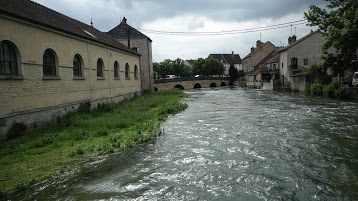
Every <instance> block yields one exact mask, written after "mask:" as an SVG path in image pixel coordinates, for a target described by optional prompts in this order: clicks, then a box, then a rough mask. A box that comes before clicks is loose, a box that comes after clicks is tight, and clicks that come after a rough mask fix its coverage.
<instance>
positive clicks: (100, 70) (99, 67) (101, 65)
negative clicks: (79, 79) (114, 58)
mask: <svg viewBox="0 0 358 201" xmlns="http://www.w3.org/2000/svg"><path fill="white" fill-rule="evenodd" d="M103 70H104V63H103V60H102V59H101V58H99V59H98V60H97V77H103Z"/></svg>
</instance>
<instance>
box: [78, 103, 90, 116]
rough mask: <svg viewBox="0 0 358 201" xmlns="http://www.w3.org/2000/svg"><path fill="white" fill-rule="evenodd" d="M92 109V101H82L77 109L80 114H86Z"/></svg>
mask: <svg viewBox="0 0 358 201" xmlns="http://www.w3.org/2000/svg"><path fill="white" fill-rule="evenodd" d="M90 111H91V103H90V102H85V103H81V104H80V106H79V107H78V109H77V113H78V114H85V113H88V112H90Z"/></svg>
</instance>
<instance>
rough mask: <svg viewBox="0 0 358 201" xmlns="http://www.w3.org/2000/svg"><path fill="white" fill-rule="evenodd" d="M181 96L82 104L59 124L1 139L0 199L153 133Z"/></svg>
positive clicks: (178, 105) (166, 94)
mask: <svg viewBox="0 0 358 201" xmlns="http://www.w3.org/2000/svg"><path fill="white" fill-rule="evenodd" d="M185 96H186V95H185V94H184V92H182V91H179V90H169V91H163V92H157V93H155V94H145V95H142V96H138V97H135V98H133V99H132V100H128V101H124V102H123V103H121V104H107V105H101V106H100V107H99V108H98V109H97V110H96V111H91V112H86V110H87V109H88V108H86V106H85V105H84V106H83V107H82V108H81V109H80V110H79V111H78V112H76V113H72V114H69V115H66V116H65V117H63V118H59V119H58V122H57V124H53V125H48V126H44V127H43V128H41V129H37V130H35V131H33V132H32V133H30V134H29V135H26V136H22V137H19V138H15V139H13V140H9V141H5V142H0V147H1V149H0V198H1V197H4V196H6V195H7V194H8V193H10V192H14V191H17V190H23V189H25V188H27V187H29V186H31V185H32V184H35V183H37V182H40V181H43V180H45V179H47V178H50V177H51V176H53V175H55V174H58V173H60V174H61V173H63V172H65V171H66V169H68V167H71V166H74V165H75V164H76V163H78V162H81V161H85V160H88V159H89V158H90V157H92V156H98V155H104V154H109V153H115V152H120V151H122V150H125V149H128V148H130V147H133V146H134V145H136V144H140V143H143V142H146V141H148V140H150V139H152V138H155V137H156V136H158V135H159V133H160V125H159V124H160V122H161V121H163V120H165V119H166V117H167V116H168V115H171V114H175V113H178V112H180V111H182V110H184V109H185V108H186V107H187V105H186V104H184V103H182V102H181V100H182V99H183V98H184V97H185ZM87 107H88V106H87Z"/></svg>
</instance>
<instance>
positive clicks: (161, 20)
mask: <svg viewBox="0 0 358 201" xmlns="http://www.w3.org/2000/svg"><path fill="white" fill-rule="evenodd" d="M35 2H37V3H40V4H42V5H44V6H46V7H49V8H51V9H53V10H56V11H58V12H60V13H63V14H65V15H67V16H69V17H72V18H74V19H77V20H79V21H81V22H84V23H86V24H90V22H91V18H92V19H93V25H94V27H96V28H97V29H99V30H101V31H104V32H106V31H109V30H111V29H112V28H113V27H115V26H117V25H118V24H119V23H120V22H121V19H122V18H123V17H126V18H127V19H128V24H130V25H131V26H133V27H135V28H137V29H138V30H140V31H141V32H143V33H144V34H145V35H147V36H148V37H150V38H151V39H152V40H153V43H152V46H153V60H154V61H155V62H160V61H163V60H164V59H176V58H181V59H184V60H187V59H197V58H199V57H203V58H206V57H207V56H208V55H209V54H211V53H223V54H231V52H232V51H234V52H235V53H238V54H240V56H241V58H243V57H245V56H246V55H247V54H248V53H249V52H250V48H251V47H252V46H255V44H256V41H257V40H259V39H260V36H261V41H263V42H266V41H271V42H272V43H273V44H274V45H276V46H282V45H287V40H288V37H289V36H290V35H291V27H290V26H288V27H284V28H279V29H271V30H265V31H257V32H249V33H235V34H220V35H200V36H189V35H188V34H185V35H168V34H154V33H150V32H147V31H143V30H144V29H145V30H156V31H165V32H223V31H232V30H241V31H242V30H244V29H252V28H257V27H267V26H271V25H277V24H283V23H287V22H293V21H297V20H303V19H304V18H303V17H304V14H303V12H305V11H307V10H308V8H309V5H312V4H315V5H323V4H324V1H323V0H220V1H219V0H76V1H73V0H56V1H49V0H35ZM286 25H287V24H286ZM281 27H282V26H281ZM295 27H296V28H295ZM311 29H313V30H315V28H312V27H307V26H306V25H305V24H300V25H294V26H293V28H292V30H293V33H296V35H297V38H301V37H303V36H304V35H306V34H308V33H309V32H310V30H311Z"/></svg>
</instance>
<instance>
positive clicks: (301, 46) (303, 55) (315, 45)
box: [280, 32, 324, 91]
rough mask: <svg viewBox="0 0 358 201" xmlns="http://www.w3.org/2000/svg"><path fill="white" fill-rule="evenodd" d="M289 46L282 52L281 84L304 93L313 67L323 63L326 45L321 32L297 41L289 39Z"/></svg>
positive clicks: (292, 38)
mask: <svg viewBox="0 0 358 201" xmlns="http://www.w3.org/2000/svg"><path fill="white" fill-rule="evenodd" d="M288 42H289V45H288V46H287V47H285V48H283V49H282V50H280V82H281V85H282V86H284V87H288V88H290V89H292V90H298V91H304V89H305V84H306V79H307V77H306V76H307V75H308V73H309V70H310V69H311V67H312V65H314V64H318V63H319V62H320V61H321V56H322V53H321V47H322V45H323V44H324V40H323V36H322V34H321V33H320V32H311V33H309V34H308V35H306V36H304V37H302V38H301V39H299V40H296V36H292V37H289V41H288Z"/></svg>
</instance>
